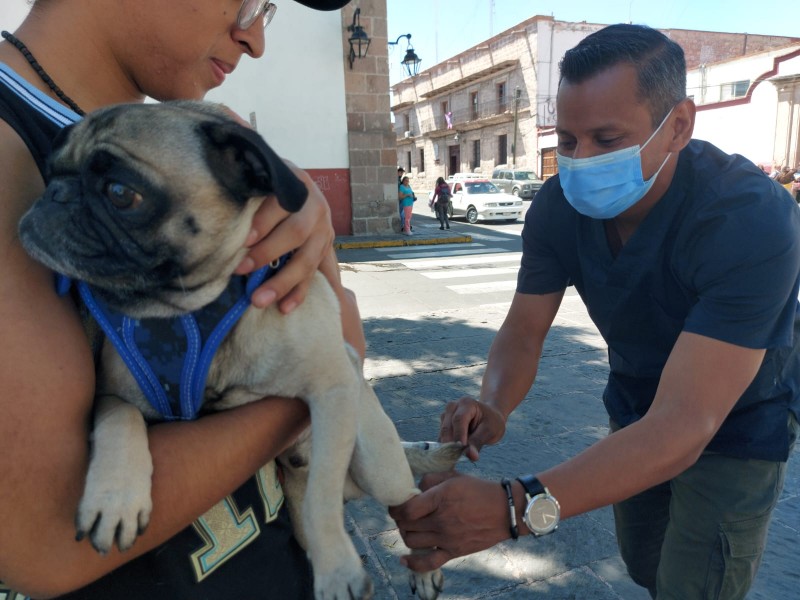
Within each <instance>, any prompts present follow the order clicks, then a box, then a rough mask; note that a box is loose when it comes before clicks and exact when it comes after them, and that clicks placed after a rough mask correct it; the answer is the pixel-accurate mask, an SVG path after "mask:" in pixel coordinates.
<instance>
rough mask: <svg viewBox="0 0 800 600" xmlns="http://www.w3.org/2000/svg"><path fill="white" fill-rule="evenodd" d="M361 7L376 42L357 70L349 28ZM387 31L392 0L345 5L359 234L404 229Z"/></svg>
mask: <svg viewBox="0 0 800 600" xmlns="http://www.w3.org/2000/svg"><path fill="white" fill-rule="evenodd" d="M356 8H360V9H361V13H360V15H359V18H360V22H361V26H362V27H363V28H364V31H366V33H367V35H369V37H370V39H371V40H372V41H371V42H370V46H369V52H368V53H367V56H366V57H365V58H356V59H355V61H354V62H353V68H352V69H351V68H350V62H349V60H348V59H347V56H348V55H349V53H350V44H349V43H348V41H347V39H348V38H349V37H350V32H348V31H347V27H348V26H349V25H351V24H352V23H353V14H354V12H355V10H356ZM386 36H387V22H386V0H355V1H354V2H351V3H350V4H348V5H347V6H345V7H344V8H343V9H342V42H343V51H344V55H345V61H344V70H345V97H346V108H347V130H348V146H349V151H350V189H351V194H352V209H353V210H352V214H353V221H352V233H353V235H376V234H383V233H393V232H395V231H398V230H399V216H398V210H397V164H396V160H397V152H396V143H395V142H396V138H395V134H394V131H393V130H392V126H391V117H390V114H391V112H390V98H389V60H388V52H389V47H388V43H387V37H386Z"/></svg>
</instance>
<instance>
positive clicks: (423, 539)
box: [389, 471, 511, 572]
mask: <svg viewBox="0 0 800 600" xmlns="http://www.w3.org/2000/svg"><path fill="white" fill-rule="evenodd" d="M420 487H421V488H422V489H423V490H425V491H423V493H422V494H420V495H418V496H414V497H413V498H411V499H410V500H409V501H408V502H406V503H404V504H401V505H400V506H394V507H390V508H389V514H390V515H391V517H392V518H393V519H394V520H395V521H396V522H397V526H398V527H399V528H400V535H402V536H403V540H404V541H405V544H406V546H408V547H409V548H411V549H430V551H429V552H426V553H424V554H422V553H420V554H411V555H408V556H404V557H403V558H402V559H401V561H402V562H403V564H405V565H406V566H407V567H408V568H410V569H412V570H414V571H420V572H424V571H432V570H434V569H437V568H439V567H441V566H442V565H443V564H444V563H446V562H447V561H449V560H451V559H453V558H456V557H458V556H465V555H467V554H472V553H473V552H478V551H480V550H485V549H486V548H490V547H491V546H494V545H495V544H497V543H499V542H502V541H503V540H506V539H508V538H510V537H511V533H510V529H509V516H508V501H507V499H506V495H505V491H504V490H503V487H502V486H501V485H500V484H499V483H498V482H496V481H483V480H481V479H476V478H474V477H469V476H467V475H461V474H459V473H455V472H452V471H451V472H449V473H437V474H435V475H426V476H425V477H424V478H423V479H422V483H421V486H420Z"/></svg>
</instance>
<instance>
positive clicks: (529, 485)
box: [517, 475, 561, 536]
mask: <svg viewBox="0 0 800 600" xmlns="http://www.w3.org/2000/svg"><path fill="white" fill-rule="evenodd" d="M517 481H519V482H520V483H521V484H522V487H523V488H525V500H526V501H527V502H528V506H527V507H526V508H525V512H524V513H523V515H522V520H523V522H524V523H525V525H526V527H527V528H528V529H530V531H531V533H532V534H533V535H535V536H540V535H547V534H548V533H552V532H553V531H555V530H556V528H557V527H558V522H559V520H560V518H561V506H559V504H558V500H556V499H555V498H554V497H553V496H552V495H551V494H550V492H549V491H548V490H547V488H546V487H544V485H542V482H541V481H539V480H538V479H537V478H536V477H534V476H533V475H523V476H521V477H517Z"/></svg>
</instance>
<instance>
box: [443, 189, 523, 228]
mask: <svg viewBox="0 0 800 600" xmlns="http://www.w3.org/2000/svg"><path fill="white" fill-rule="evenodd" d="M451 186H452V191H453V198H452V200H451V204H452V207H453V208H452V212H451V214H450V216H451V217H459V216H463V217H464V218H465V219H466V220H467V223H476V222H477V221H516V220H517V219H519V218H520V217H521V216H522V200H520V199H519V198H518V197H516V196H512V195H511V194H506V193H505V192H501V191H500V189H499V188H498V187H497V186H496V185H495V184H493V183H492V182H491V181H489V180H488V179H467V180H463V181H458V180H456V181H454V182H453V183H452V184H451Z"/></svg>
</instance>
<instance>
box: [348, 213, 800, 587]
mask: <svg viewBox="0 0 800 600" xmlns="http://www.w3.org/2000/svg"><path fill="white" fill-rule="evenodd" d="M529 204H530V203H528V202H526V208H527V206H528V205H529ZM415 208H416V207H415ZM424 208H425V209H426V210H427V207H424ZM413 224H414V231H415V234H417V235H420V236H422V235H424V234H425V233H426V232H428V233H430V232H431V231H433V232H435V233H438V222H436V221H435V220H434V219H433V218H432V216H431V215H429V214H426V213H425V212H422V213H421V214H418V215H416V216H415V218H414V221H413ZM451 227H452V228H453V229H454V230H461V229H463V230H464V231H468V232H469V234H470V235H471V236H472V240H473V241H472V242H471V243H461V244H443V245H430V246H402V247H383V248H367V249H358V250H339V251H337V254H338V257H339V260H340V263H341V265H342V271H343V273H342V277H343V280H344V284H345V285H346V286H347V287H349V288H350V289H352V290H354V291H355V293H356V294H357V296H358V299H359V306H360V308H361V313H362V318H363V320H364V329H365V333H366V337H367V343H368V349H367V360H366V363H365V374H366V377H367V379H368V380H369V381H370V383H371V384H372V385H373V387H374V388H375V390H376V392H377V394H378V397H379V398H380V399H381V402H382V403H383V406H384V408H385V410H386V412H387V413H388V414H389V416H390V417H391V418H392V420H393V421H394V422H395V424H396V426H397V429H398V431H399V432H400V435H401V437H403V438H404V439H407V440H423V439H436V436H437V434H438V426H439V415H440V413H441V411H442V409H443V407H444V405H445V404H446V403H447V402H448V401H451V400H455V399H457V398H458V397H460V396H462V395H470V396H473V397H474V396H477V394H478V391H479V389H480V382H481V377H482V375H483V370H484V368H485V365H486V357H487V354H488V350H489V346H490V344H491V342H492V339H493V337H494V335H495V333H496V331H497V329H498V328H499V326H500V324H501V323H502V322H503V319H504V318H505V315H506V312H507V310H508V307H509V304H510V301H511V298H512V296H513V293H514V286H515V282H516V270H517V268H518V266H519V261H520V256H521V241H520V235H519V234H520V231H521V229H522V221H521V220H520V221H519V222H518V223H513V224H502V225H500V224H477V225H468V224H466V223H465V222H464V221H463V220H462V221H454V222H453V223H451ZM606 377H607V360H606V347H605V344H604V343H603V340H602V338H600V336H599V334H598V333H597V330H596V329H595V327H594V325H593V324H592V323H591V321H590V320H589V317H588V315H587V313H586V310H585V307H584V306H583V303H582V301H581V300H580V298H579V297H578V296H577V295H576V294H575V292H574V290H572V289H570V290H568V293H567V295H566V296H565V298H564V301H563V303H562V307H561V309H560V311H559V314H558V316H557V318H556V321H555V323H554V326H553V329H552V330H551V333H550V335H549V336H548V339H547V342H546V344H545V348H544V352H543V356H542V360H541V365H540V370H539V375H538V377H537V382H536V385H535V386H534V388H533V389H532V391H531V392H529V393H528V395H527V397H526V400H525V401H524V402H523V403H522V404H521V405H520V407H519V408H518V409H517V410H516V411H515V412H514V413H513V414H512V416H511V418H510V419H509V422H508V428H507V433H506V436H505V438H504V439H503V440H502V442H501V443H499V444H498V445H496V446H494V447H487V448H485V449H484V450H483V452H482V454H481V460H480V461H478V462H477V463H475V464H471V463H469V462H466V461H462V462H461V463H460V464H459V467H458V469H459V470H460V471H463V472H466V473H470V474H474V475H477V476H480V477H483V478H487V479H491V480H495V481H498V482H499V481H500V479H501V478H502V477H515V476H517V475H520V474H524V473H536V472H537V471H541V470H543V469H546V468H548V467H550V466H552V465H555V464H558V463H559V462H561V461H563V460H565V459H567V458H569V457H572V456H574V455H575V454H577V453H579V452H580V451H581V450H583V449H584V448H586V447H587V446H589V445H591V444H592V443H593V442H594V441H596V440H598V439H600V438H602V437H603V436H605V435H606V433H607V422H608V421H607V415H606V413H605V409H604V407H603V405H602V402H601V400H600V397H601V394H602V390H603V387H604V385H605V379H606ZM498 485H499V483H498ZM798 509H800V463H798V461H797V460H795V461H794V462H793V463H790V468H789V473H788V476H787V483H786V488H785V490H784V494H783V497H782V499H781V502H780V504H779V505H778V507H777V509H776V511H775V516H774V519H773V523H772V527H771V530H770V539H769V541H768V548H767V552H766V554H765V557H764V562H763V565H762V568H761V571H760V572H759V575H758V578H757V579H756V583H755V585H754V588H753V590H752V591H751V593H750V594H749V595H748V600H777V599H789V598H799V597H800V595H799V594H798V592H797V590H798V589H800V575H798V571H797V569H796V566H795V565H796V557H797V555H798V545H799V542H798V540H799V538H798V531H800V516H798V515H800V512H799V511H798ZM347 515H348V519H347V520H348V523H347V525H348V529H349V531H350V533H351V534H352V535H353V537H354V539H355V541H356V546H357V548H358V550H359V552H360V553H361V555H362V559H363V560H364V562H365V565H366V566H367V568H368V570H369V572H370V574H371V575H372V577H373V581H374V583H375V588H376V593H375V598H376V599H378V600H390V599H391V600H395V599H405V598H412V597H413V596H412V595H411V594H410V591H409V588H408V584H407V573H406V572H405V570H404V569H403V568H402V567H401V566H400V564H399V562H398V559H399V557H400V556H401V555H402V554H403V553H405V552H406V549H405V546H404V545H403V544H402V541H401V540H400V538H399V535H398V533H397V530H396V528H395V526H394V522H393V521H392V520H391V519H390V518H389V517H388V516H387V515H386V513H385V511H384V510H383V509H382V508H381V507H379V506H377V504H376V503H374V502H373V501H370V500H362V501H356V502H351V503H349V504H348V506H347ZM443 571H444V575H445V590H444V592H443V594H442V595H441V596H440V598H442V600H454V599H464V600H466V599H484V598H487V599H488V598H509V599H511V598H534V599H538V598H542V599H544V598H548V599H550V598H555V599H564V600H566V599H581V600H612V599H615V600H619V599H624V600H645V599H647V598H649V595H648V594H647V593H646V592H645V591H644V590H643V589H642V588H639V587H638V586H636V585H635V584H633V583H632V582H631V581H630V579H629V578H628V576H627V574H626V573H625V570H624V566H623V565H622V562H621V560H620V558H619V555H618V552H617V547H616V542H615V537H614V525H613V517H612V513H611V509H610V508H604V509H601V510H597V511H593V512H591V513H589V514H585V515H581V516H578V517H574V518H571V519H568V520H566V521H564V522H562V524H561V526H560V527H559V529H558V530H557V531H556V532H555V533H553V534H552V535H549V536H547V537H544V538H539V539H532V538H526V539H520V540H519V541H518V542H512V541H507V542H505V543H503V544H500V545H498V546H497V547H495V548H492V549H490V550H487V551H484V552H480V553H477V554H475V555H472V556H469V557H464V558H461V559H456V560H453V561H451V562H450V563H448V564H447V565H446V566H445V568H444V569H443Z"/></svg>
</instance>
